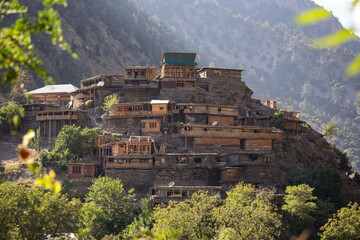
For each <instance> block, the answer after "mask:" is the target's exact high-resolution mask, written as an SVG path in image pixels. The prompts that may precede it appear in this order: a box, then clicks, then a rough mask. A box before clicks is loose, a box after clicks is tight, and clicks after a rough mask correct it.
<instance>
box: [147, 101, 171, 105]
mask: <svg viewBox="0 0 360 240" xmlns="http://www.w3.org/2000/svg"><path fill="white" fill-rule="evenodd" d="M169 102H170V100H151V101H150V104H162V103H163V104H165V103H169Z"/></svg>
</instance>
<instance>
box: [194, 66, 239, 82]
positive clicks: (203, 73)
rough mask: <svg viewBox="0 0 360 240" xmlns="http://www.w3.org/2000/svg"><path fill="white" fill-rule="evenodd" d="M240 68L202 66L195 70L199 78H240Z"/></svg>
mask: <svg viewBox="0 0 360 240" xmlns="http://www.w3.org/2000/svg"><path fill="white" fill-rule="evenodd" d="M243 71H244V70H242V69H229V68H218V67H202V68H200V69H199V70H198V71H197V72H198V73H199V76H200V78H205V79H206V78H215V79H216V78H231V79H238V80H240V81H241V79H242V72H243Z"/></svg>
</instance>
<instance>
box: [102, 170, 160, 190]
mask: <svg viewBox="0 0 360 240" xmlns="http://www.w3.org/2000/svg"><path fill="white" fill-rule="evenodd" d="M105 176H107V177H111V178H118V179H121V181H122V182H123V184H124V187H125V189H126V190H129V189H131V188H134V189H135V192H136V193H147V192H148V191H149V189H150V188H151V187H152V186H153V184H154V170H153V169H114V168H108V169H105Z"/></svg>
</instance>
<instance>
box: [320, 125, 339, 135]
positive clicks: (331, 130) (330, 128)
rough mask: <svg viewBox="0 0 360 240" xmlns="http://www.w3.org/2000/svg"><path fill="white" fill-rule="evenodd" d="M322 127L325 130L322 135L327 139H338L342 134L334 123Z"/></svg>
mask: <svg viewBox="0 0 360 240" xmlns="http://www.w3.org/2000/svg"><path fill="white" fill-rule="evenodd" d="M321 127H322V129H323V131H322V134H323V135H324V136H325V137H327V138H336V137H338V136H339V134H340V131H339V128H338V127H336V125H335V123H333V122H328V123H327V124H323V125H322V126H321Z"/></svg>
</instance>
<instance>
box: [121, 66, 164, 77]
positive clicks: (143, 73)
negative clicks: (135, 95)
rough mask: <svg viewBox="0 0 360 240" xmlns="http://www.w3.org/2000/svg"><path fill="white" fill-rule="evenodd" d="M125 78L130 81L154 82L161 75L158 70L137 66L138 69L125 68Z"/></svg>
mask: <svg viewBox="0 0 360 240" xmlns="http://www.w3.org/2000/svg"><path fill="white" fill-rule="evenodd" d="M124 70H125V73H126V75H125V78H126V79H130V80H154V79H156V78H157V77H158V76H159V74H160V70H159V69H158V68H152V67H146V66H136V67H125V69H124Z"/></svg>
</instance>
